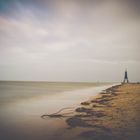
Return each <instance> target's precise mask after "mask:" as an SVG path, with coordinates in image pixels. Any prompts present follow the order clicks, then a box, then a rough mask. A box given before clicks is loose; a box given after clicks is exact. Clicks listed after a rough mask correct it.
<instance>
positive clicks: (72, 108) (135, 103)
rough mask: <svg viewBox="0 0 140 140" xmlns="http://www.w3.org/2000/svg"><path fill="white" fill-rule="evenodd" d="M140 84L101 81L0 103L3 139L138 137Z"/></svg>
mask: <svg viewBox="0 0 140 140" xmlns="http://www.w3.org/2000/svg"><path fill="white" fill-rule="evenodd" d="M139 93H140V84H123V85H113V86H111V85H102V86H98V87H89V88H85V89H77V90H74V91H73V90H72V91H67V92H64V93H61V94H57V95H53V96H44V95H43V96H40V97H36V98H31V99H28V100H23V101H18V102H15V103H13V104H9V105H7V106H4V107H1V115H0V120H1V127H0V132H1V133H0V134H1V138H3V139H5V140H9V139H11V138H12V139H14V140H19V139H20V140H29V139H30V140H39V139H41V140H46V139H47V140H55V139H57V140H71V139H73V140H139V138H140V134H139V130H140V117H139V116H140V109H139V108H140V96H139Z"/></svg>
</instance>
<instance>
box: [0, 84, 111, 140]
mask: <svg viewBox="0 0 140 140" xmlns="http://www.w3.org/2000/svg"><path fill="white" fill-rule="evenodd" d="M111 85H112V84H111V83H72V82H10V81H1V82H0V139H2V140H11V139H12V140H40V139H41V140H55V139H56V138H57V139H58V136H59V137H61V136H62V134H63V133H64V132H63V131H66V130H67V129H66V127H67V126H66V123H65V121H64V120H61V119H59V120H58V119H57V120H55V119H47V120H43V119H41V117H40V116H41V115H43V114H45V113H54V112H56V111H58V110H59V109H61V108H64V107H77V106H78V105H79V104H80V102H81V101H84V100H88V99H89V98H90V97H92V96H94V95H97V93H99V92H100V91H101V90H103V89H106V88H108V87H110V86H111ZM67 131H68V130H67ZM68 133H69V132H68ZM60 139H61V140H63V139H62V138H60Z"/></svg>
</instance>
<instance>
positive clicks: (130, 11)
mask: <svg viewBox="0 0 140 140" xmlns="http://www.w3.org/2000/svg"><path fill="white" fill-rule="evenodd" d="M139 7H140V1H139V0H0V80H24V81H26V80H27V81H28V80H31V81H33V80H36V81H75V82H78V81H80V82H121V81H122V80H123V77H124V71H125V69H126V68H127V70H128V77H129V80H130V81H135V82H137V81H140V74H139V73H140V55H139V52H140V46H139V44H140V39H139V37H140V9H139Z"/></svg>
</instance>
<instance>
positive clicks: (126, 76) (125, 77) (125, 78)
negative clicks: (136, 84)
mask: <svg viewBox="0 0 140 140" xmlns="http://www.w3.org/2000/svg"><path fill="white" fill-rule="evenodd" d="M123 83H129V80H128V75H127V70H125V73H124V80H123Z"/></svg>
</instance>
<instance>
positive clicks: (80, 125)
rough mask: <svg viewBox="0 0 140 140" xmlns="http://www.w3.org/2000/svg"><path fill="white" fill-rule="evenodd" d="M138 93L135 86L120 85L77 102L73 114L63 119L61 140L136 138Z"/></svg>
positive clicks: (139, 127) (138, 87) (138, 86)
mask: <svg viewBox="0 0 140 140" xmlns="http://www.w3.org/2000/svg"><path fill="white" fill-rule="evenodd" d="M139 93H140V84H138V83H135V84H134V83H133V84H120V85H116V86H112V87H110V88H107V89H106V90H104V91H102V92H101V93H99V95H98V96H97V97H96V98H93V99H90V100H88V101H84V102H81V106H80V107H77V108H76V109H75V114H74V115H73V116H72V117H70V118H68V119H66V120H65V122H66V123H67V125H68V128H69V130H68V131H67V133H66V134H65V135H64V136H63V137H64V138H63V139H65V138H69V139H71V138H72V139H74V140H87V139H88V140H93V139H95V140H134V139H135V140H138V139H140V134H139V131H140V117H139V116H140V109H139V108H140V96H139ZM69 133H71V134H73V135H75V136H71V135H70V134H69Z"/></svg>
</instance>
